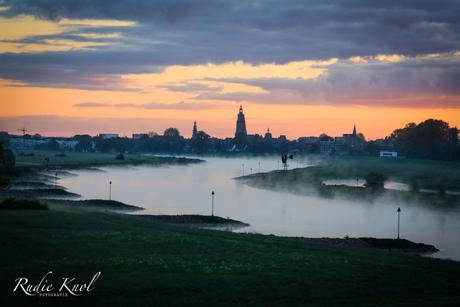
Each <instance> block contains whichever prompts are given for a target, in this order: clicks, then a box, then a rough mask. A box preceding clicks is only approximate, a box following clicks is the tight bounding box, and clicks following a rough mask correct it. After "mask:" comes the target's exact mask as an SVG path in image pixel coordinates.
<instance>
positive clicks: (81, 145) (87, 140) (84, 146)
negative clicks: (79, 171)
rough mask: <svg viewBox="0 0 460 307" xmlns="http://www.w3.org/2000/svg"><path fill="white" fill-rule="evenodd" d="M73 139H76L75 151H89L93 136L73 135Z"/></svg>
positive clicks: (91, 146)
mask: <svg viewBox="0 0 460 307" xmlns="http://www.w3.org/2000/svg"><path fill="white" fill-rule="evenodd" d="M73 139H74V140H75V141H78V144H77V146H75V149H76V150H77V151H90V150H91V149H92V148H93V138H92V137H91V136H90V135H88V134H83V135H75V136H74V137H73Z"/></svg>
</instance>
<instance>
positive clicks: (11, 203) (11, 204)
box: [0, 198, 48, 210]
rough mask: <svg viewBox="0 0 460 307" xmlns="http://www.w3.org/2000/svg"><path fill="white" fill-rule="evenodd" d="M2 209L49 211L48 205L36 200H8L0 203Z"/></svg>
mask: <svg viewBox="0 0 460 307" xmlns="http://www.w3.org/2000/svg"><path fill="white" fill-rule="evenodd" d="M0 209H3V210H48V205H47V204H42V203H41V202H39V201H38V200H36V199H33V200H28V199H21V200H17V199H15V198H7V199H5V200H4V201H3V202H1V203H0Z"/></svg>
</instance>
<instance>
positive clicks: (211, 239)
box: [0, 204, 460, 306]
mask: <svg viewBox="0 0 460 307" xmlns="http://www.w3.org/2000/svg"><path fill="white" fill-rule="evenodd" d="M50 206H51V209H52V210H48V211H12V210H11V211H9V210H6V211H3V212H2V214H1V215H0V232H1V233H2V236H0V246H1V247H2V249H1V253H0V267H1V268H2V269H1V270H2V274H0V289H2V304H3V305H4V306H24V305H33V306H49V305H50V304H55V305H58V306H63V305H67V306H77V305H78V306H84V305H87V306H184V305H185V306H235V305H236V306H241V305H245V306H333V305H335V306H388V305H398V306H409V305H413V306H441V305H446V306H447V305H449V304H452V305H451V306H454V305H458V304H459V303H460V263H459V262H455V261H449V260H439V259H431V258H424V257H420V256H409V255H402V254H396V253H389V252H382V251H378V250H373V249H366V248H358V247H348V246H346V247H343V246H342V247H339V246H329V245H324V244H319V243H308V242H302V241H296V240H293V239H290V238H281V237H275V236H266V235H259V234H237V233H229V232H220V231H211V230H200V229H191V228H184V227H179V226H172V225H166V224H162V223H157V222H154V221H146V220H142V219H135V218H132V217H129V216H123V215H118V214H114V213H101V212H90V211H84V210H79V209H72V210H69V209H67V210H66V211H61V210H59V208H60V207H59V206H55V205H53V204H50ZM49 271H52V272H53V273H52V274H51V275H49V276H48V278H47V279H48V282H51V283H53V284H55V285H57V284H59V283H60V282H62V278H63V277H71V278H76V281H79V282H81V283H83V282H89V281H90V280H91V278H92V277H93V276H94V275H95V274H96V273H97V272H101V276H100V277H99V279H98V280H97V282H96V283H95V288H94V290H93V291H91V292H86V293H84V294H83V295H82V296H80V297H67V298H43V297H27V296H26V295H25V294H24V293H21V292H13V291H12V290H13V287H14V285H15V279H17V278H19V277H25V278H28V279H29V280H30V282H33V283H35V284H37V283H38V282H39V281H40V280H41V278H43V276H44V275H45V274H46V273H47V272H49Z"/></svg>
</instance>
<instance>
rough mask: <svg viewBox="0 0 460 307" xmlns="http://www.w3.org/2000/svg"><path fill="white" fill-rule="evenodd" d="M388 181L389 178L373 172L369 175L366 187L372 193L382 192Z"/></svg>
mask: <svg viewBox="0 0 460 307" xmlns="http://www.w3.org/2000/svg"><path fill="white" fill-rule="evenodd" d="M386 180H387V177H386V176H385V175H384V174H383V173H382V172H378V171H372V172H369V174H367V176H366V183H364V186H365V187H366V188H368V189H370V190H371V192H376V191H382V190H383V189H384V185H385V181H386Z"/></svg>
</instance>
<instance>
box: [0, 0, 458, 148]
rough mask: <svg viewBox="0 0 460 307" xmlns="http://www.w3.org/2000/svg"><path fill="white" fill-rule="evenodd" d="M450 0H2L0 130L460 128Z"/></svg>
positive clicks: (454, 11)
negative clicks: (430, 122)
mask: <svg viewBox="0 0 460 307" xmlns="http://www.w3.org/2000/svg"><path fill="white" fill-rule="evenodd" d="M459 16H460V1H456V0H387V1H369V0H263V1H242V0H241V1H240V0H193V1H191V0H189V1H185V0H164V1H163V0H157V1H155V0H131V1H124V0H110V1H108V0H66V1H62V0H0V108H1V112H0V131H7V132H9V133H11V134H22V132H21V131H19V129H22V128H25V129H27V133H29V134H31V135H34V134H35V133H39V134H41V135H42V136H73V135H75V134H90V135H92V136H95V135H98V134H99V133H118V134H119V135H120V136H124V135H125V136H128V137H131V136H132V134H133V133H147V132H151V131H154V132H156V133H158V134H163V132H164V130H165V129H167V128H169V127H175V128H178V129H179V131H180V134H181V135H183V136H184V137H187V138H188V137H191V135H192V129H193V123H194V121H196V122H197V127H198V130H202V131H205V132H206V133H208V134H209V135H211V136H213V137H219V138H225V137H233V136H234V134H235V129H236V119H237V115H238V110H239V108H240V105H242V106H243V110H244V114H245V117H246V126H247V130H248V133H249V134H262V135H263V134H265V132H266V131H267V129H270V132H271V133H272V135H273V137H278V136H279V135H286V137H287V138H288V139H291V140H292V139H297V138H299V137H302V136H319V135H320V134H321V133H326V134H328V135H330V136H341V135H342V134H344V133H352V131H353V126H354V125H356V129H357V132H358V133H363V134H364V136H365V137H366V139H368V140H370V139H377V138H384V137H385V136H389V135H390V134H391V133H392V132H393V131H394V130H395V129H399V128H403V127H404V126H405V125H406V124H408V123H412V122H414V123H416V124H418V123H420V122H422V121H425V120H427V119H429V118H433V119H439V120H443V121H445V122H447V123H449V125H450V126H451V127H455V126H457V127H459V128H460V18H459Z"/></svg>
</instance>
